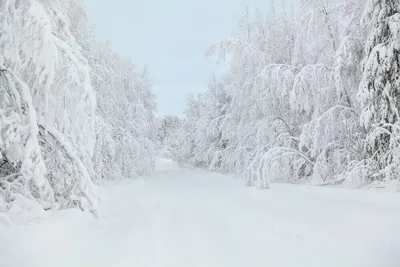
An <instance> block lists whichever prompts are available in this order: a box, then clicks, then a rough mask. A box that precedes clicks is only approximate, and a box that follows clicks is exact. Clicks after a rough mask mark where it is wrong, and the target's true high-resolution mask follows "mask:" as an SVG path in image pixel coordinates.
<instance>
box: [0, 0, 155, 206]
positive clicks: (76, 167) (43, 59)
mask: <svg viewBox="0 0 400 267" xmlns="http://www.w3.org/2000/svg"><path fill="white" fill-rule="evenodd" d="M85 18H86V16H85V8H84V5H83V1H81V0H69V1H61V0H55V1H42V0H27V1H14V0H0V19H1V21H2V25H1V26H0V27H1V35H0V95H1V97H0V198H1V199H2V201H4V203H5V206H3V205H2V207H1V208H6V207H7V206H8V205H9V203H12V201H13V199H14V198H15V196H16V195H22V196H24V197H26V198H30V199H34V200H37V201H39V202H40V203H41V204H42V205H43V206H44V207H45V208H51V207H53V206H56V207H57V208H70V207H79V208H81V209H82V210H89V211H92V212H95V210H96V205H97V197H96V194H95V190H94V185H93V181H94V179H95V178H96V177H97V179H116V178H122V177H132V176H134V175H136V174H139V175H140V174H143V173H146V172H148V171H149V170H151V169H152V167H153V165H154V158H155V136H154V127H155V126H154V114H153V113H154V110H155V104H154V100H153V96H152V93H151V83H150V81H149V79H148V77H147V74H146V73H140V72H137V71H135V70H133V67H132V65H131V63H130V62H127V61H124V60H122V59H119V58H118V56H117V55H115V54H114V53H113V52H112V51H110V50H107V49H105V48H104V49H103V50H100V48H99V47H100V46H102V45H101V43H99V42H97V41H96V39H95V37H94V36H93V35H92V34H91V33H90V32H89V31H88V27H87V22H86V19H85ZM103 46H104V45H103ZM107 93H108V94H107ZM117 159H119V160H117Z"/></svg>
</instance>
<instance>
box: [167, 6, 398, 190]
mask: <svg viewBox="0 0 400 267" xmlns="http://www.w3.org/2000/svg"><path fill="white" fill-rule="evenodd" d="M275 3H276V1H275ZM282 5H283V8H280V9H281V10H284V11H283V12H276V11H275V8H272V12H270V13H268V14H263V13H262V12H255V13H252V12H249V11H247V12H246V13H245V14H244V15H243V16H242V18H241V19H240V21H239V27H238V29H237V32H236V34H235V35H234V36H233V37H232V38H231V39H229V40H225V41H221V42H218V43H216V44H215V45H213V46H212V47H211V48H210V49H209V50H208V52H207V56H209V57H217V58H218V59H220V60H226V62H227V63H228V64H229V70H228V71H227V72H226V73H225V74H224V75H221V76H218V77H213V78H212V79H211V80H210V84H209V86H208V89H207V91H206V92H204V93H201V94H199V95H197V96H193V97H191V98H190V99H189V101H188V107H187V111H186V114H185V118H184V121H183V124H182V127H181V129H180V130H179V132H178V133H177V136H178V138H177V140H178V141H179V145H177V146H176V147H178V149H176V150H175V151H174V153H173V155H172V156H173V158H174V159H176V160H177V161H178V162H180V163H182V164H192V165H195V166H198V167H201V168H205V169H208V170H210V171H218V172H225V173H237V174H239V175H240V176H241V177H243V178H244V179H245V181H246V184H247V185H257V186H258V187H260V188H268V187H269V182H284V183H308V184H313V185H341V186H346V187H352V188H357V187H360V186H364V185H367V184H371V183H380V184H381V185H382V186H386V187H388V188H390V189H391V190H396V189H398V179H399V178H398V177H399V174H400V173H399V172H400V169H399V166H400V165H399V164H400V151H399V149H400V143H399V139H400V123H399V105H400V101H399V100H400V97H399V95H400V76H399V75H400V72H399V68H400V57H399V56H400V55H399V51H400V39H399V37H400V27H399V26H400V14H399V8H400V5H399V1H397V0H369V1H365V0H339V1H328V0H304V1H302V5H301V8H300V9H299V10H296V11H294V10H291V9H290V8H288V7H285V6H284V1H282ZM276 10H277V9H276Z"/></svg>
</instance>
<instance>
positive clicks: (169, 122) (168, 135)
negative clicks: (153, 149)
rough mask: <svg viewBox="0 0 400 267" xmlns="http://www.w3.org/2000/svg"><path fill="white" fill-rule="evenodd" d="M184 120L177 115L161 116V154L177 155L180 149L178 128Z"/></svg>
mask: <svg viewBox="0 0 400 267" xmlns="http://www.w3.org/2000/svg"><path fill="white" fill-rule="evenodd" d="M181 125H182V120H181V119H180V118H179V117H176V116H164V117H161V118H159V125H158V134H157V139H158V146H159V150H160V151H159V154H160V155H161V156H163V157H165V158H173V157H175V152H176V151H177V149H178V135H177V134H178V129H179V128H180V127H181Z"/></svg>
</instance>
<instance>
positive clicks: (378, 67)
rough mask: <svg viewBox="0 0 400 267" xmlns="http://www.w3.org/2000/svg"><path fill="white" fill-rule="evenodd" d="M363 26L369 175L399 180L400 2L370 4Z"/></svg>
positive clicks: (371, 1) (380, 0) (361, 95)
mask: <svg viewBox="0 0 400 267" xmlns="http://www.w3.org/2000/svg"><path fill="white" fill-rule="evenodd" d="M363 22H364V23H365V24H366V25H367V27H368V28H369V29H370V34H369V37H368V39H367V42H366V45H365V54H366V57H365V60H364V62H363V77H362V81H361V83H360V88H359V92H358V97H359V101H360V103H361V105H362V108H363V111H362V113H361V122H362V125H363V126H364V127H365V128H366V129H367V131H368V136H367V143H366V151H367V153H368V155H369V156H370V160H371V161H373V162H375V163H376V164H371V165H369V166H368V167H369V175H371V176H373V177H372V178H374V179H383V178H386V179H388V180H390V179H398V175H399V172H400V170H399V169H398V166H399V163H400V158H399V157H400V154H399V148H400V146H399V144H398V140H399V133H400V132H399V130H400V128H399V126H400V123H399V108H400V106H399V103H400V89H399V88H400V69H399V66H400V39H399V37H400V13H399V2H398V1H393V0H369V1H368V2H367V5H366V9H365V13H364V16H363Z"/></svg>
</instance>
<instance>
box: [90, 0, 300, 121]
mask: <svg viewBox="0 0 400 267" xmlns="http://www.w3.org/2000/svg"><path fill="white" fill-rule="evenodd" d="M275 2H276V3H277V4H278V3H279V2H281V1H280V0H275ZM285 2H286V5H287V6H289V5H292V4H294V5H295V6H298V5H299V3H300V0H285ZM85 3H86V5H87V7H88V13H89V20H90V21H91V22H92V23H93V24H95V25H96V30H97V33H98V35H99V37H100V38H104V39H108V40H110V41H111V43H112V46H113V48H114V50H116V51H117V52H118V53H119V54H121V55H124V56H127V57H129V58H131V59H132V62H133V63H135V64H137V65H138V66H145V65H147V66H148V67H149V70H150V74H151V77H152V79H153V82H154V92H155V94H156V96H157V103H158V111H159V113H160V114H161V115H166V114H170V115H180V114H181V113H182V112H183V111H184V109H185V105H186V103H185V101H186V97H187V95H188V94H189V93H198V92H201V91H203V90H204V88H205V87H206V86H207V83H208V81H209V77H210V75H211V73H212V71H213V69H215V65H214V64H213V63H212V62H209V61H206V60H205V57H204V54H205V51H206V50H207V48H208V47H209V46H210V45H212V44H213V43H215V42H217V41H218V40H222V39H226V38H228V37H229V36H230V35H231V34H232V33H233V32H234V30H235V28H236V25H237V24H236V23H237V18H238V17H239V15H240V14H242V13H243V12H244V10H245V7H246V6H248V7H249V9H250V10H255V8H256V7H257V8H259V9H261V10H265V12H268V11H269V10H270V7H271V0H169V1H167V0H112V1H110V0H85ZM279 5H280V3H279Z"/></svg>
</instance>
